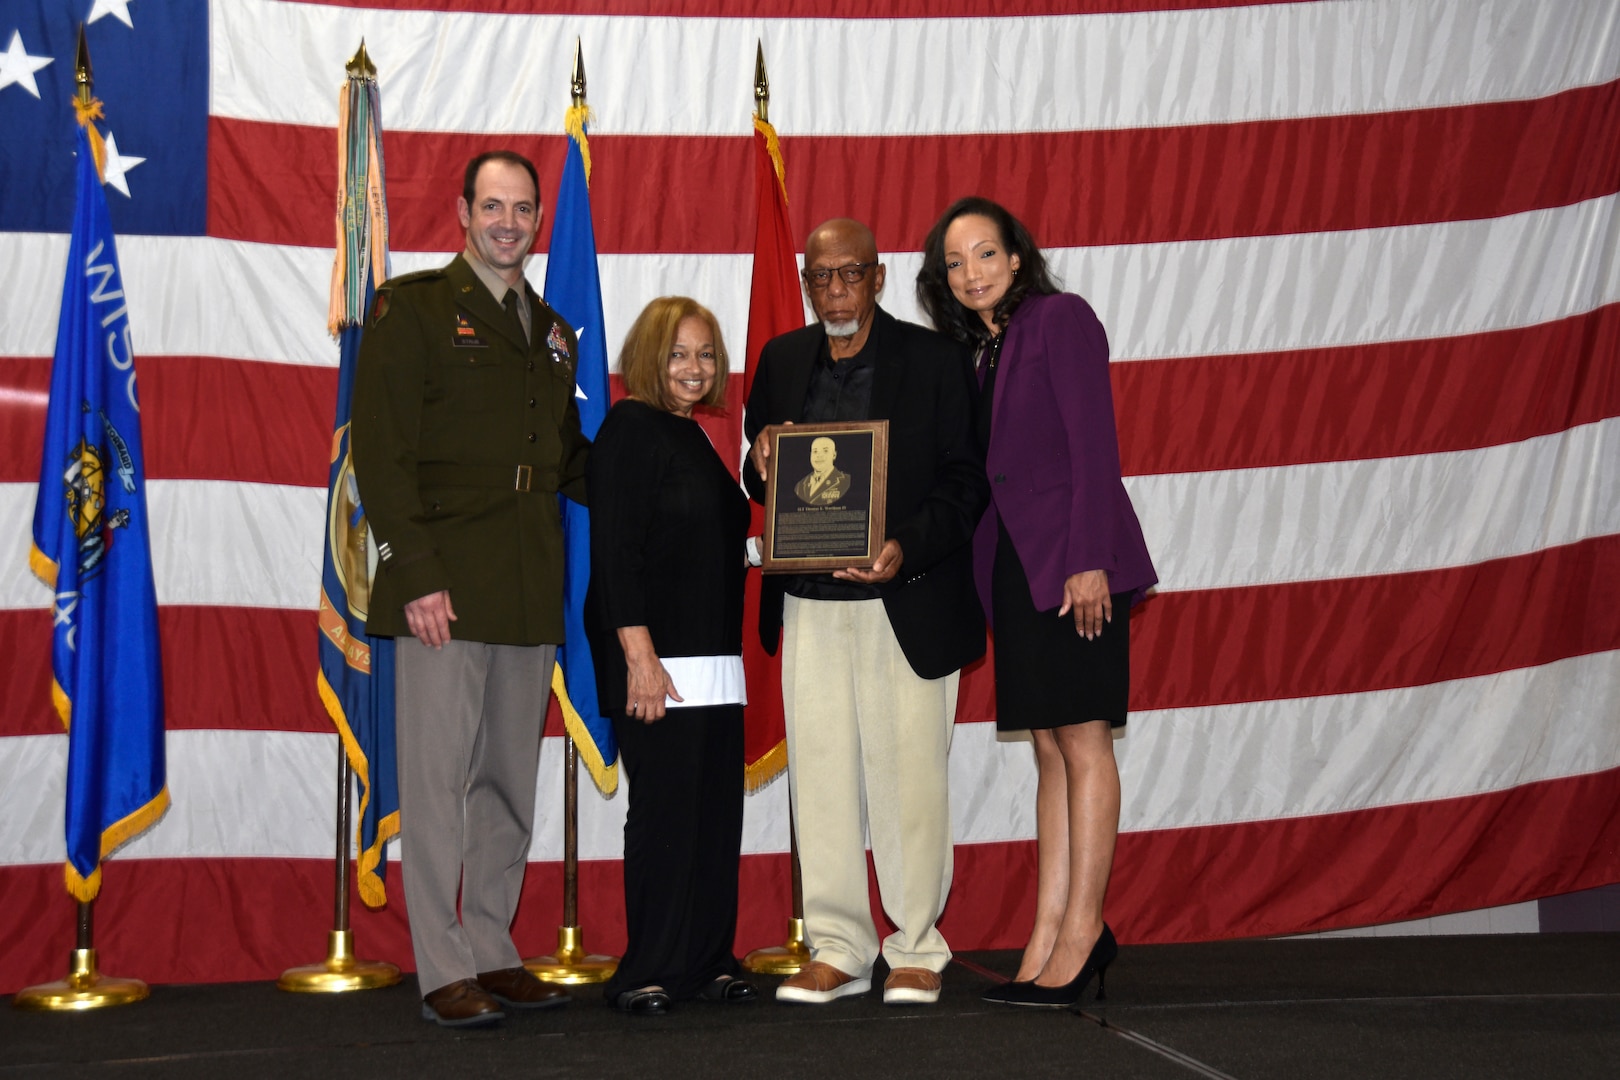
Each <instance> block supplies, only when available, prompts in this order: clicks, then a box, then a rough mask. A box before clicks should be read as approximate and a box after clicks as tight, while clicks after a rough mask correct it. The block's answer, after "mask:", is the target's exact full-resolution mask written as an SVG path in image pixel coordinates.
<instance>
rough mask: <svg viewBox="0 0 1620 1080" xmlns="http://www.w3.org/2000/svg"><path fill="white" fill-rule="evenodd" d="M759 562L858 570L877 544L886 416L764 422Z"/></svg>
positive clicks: (797, 569)
mask: <svg viewBox="0 0 1620 1080" xmlns="http://www.w3.org/2000/svg"><path fill="white" fill-rule="evenodd" d="M768 431H769V434H770V439H771V454H770V457H769V459H768V462H769V464H768V466H767V469H766V477H765V545H764V546H765V550H764V553H763V554H764V558H763V567H762V569H763V570H764V571H765V573H767V574H771V573H777V574H781V573H807V572H820V571H826V570H843V569H845V568H846V567H856V568H861V569H864V568H866V567H870V566H871V565H872V563H873V562H875V561H876V560H877V556H878V552H879V551H880V550H881V549H882V547H883V507H884V493H885V491H886V489H887V484H886V476H887V472H886V470H887V467H888V460H889V422H888V421H887V420H866V421H848V422H840V423H829V424H783V425H777V426H773V427H771V428H769V429H768Z"/></svg>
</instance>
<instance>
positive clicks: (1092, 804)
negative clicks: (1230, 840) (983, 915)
mask: <svg viewBox="0 0 1620 1080" xmlns="http://www.w3.org/2000/svg"><path fill="white" fill-rule="evenodd" d="M917 295H918V298H919V299H920V300H921V302H922V305H923V307H924V309H925V310H927V312H928V313H929V315H930V316H931V317H932V318H933V320H934V325H935V326H936V327H938V328H939V329H940V330H942V331H944V332H946V333H948V334H950V335H952V336H953V337H955V338H957V339H958V340H960V341H965V342H969V343H971V344H974V345H977V346H978V348H979V364H978V368H979V380H980V386H981V391H980V400H979V407H978V414H977V415H978V429H979V443H980V448H981V449H982V450H983V451H984V454H985V469H986V471H987V472H988V473H989V476H990V479H991V485H990V488H991V503H990V508H989V510H987V511H986V513H985V515H984V518H983V520H982V521H981V522H980V523H979V529H978V532H977V533H976V534H975V535H974V538H973V559H974V570H975V577H976V579H977V581H978V584H979V589H980V595H981V598H982V599H983V601H984V604H985V613H986V614H987V615H988V616H989V617H990V621H991V625H992V627H993V630H994V634H995V674H996V726H997V727H998V728H999V729H1001V730H1003V731H1007V730H1014V731H1023V730H1027V731H1029V732H1030V733H1031V736H1032V738H1033V740H1034V743H1035V760H1036V767H1037V770H1038V776H1039V781H1038V784H1037V787H1036V795H1035V821H1036V825H1035V828H1036V851H1037V859H1038V869H1037V872H1036V896H1035V925H1034V928H1033V930H1032V931H1031V933H1030V938H1029V944H1028V945H1027V946H1025V948H1024V956H1023V960H1022V962H1021V963H1020V964H1019V968H1018V974H1017V975H1016V976H1015V978H1014V980H1013V981H1012V982H1010V983H1008V984H1006V985H1004V986H999V987H996V988H995V989H993V990H991V991H990V992H989V993H987V994H986V995H985V997H986V999H987V1000H990V1001H1000V1002H1006V1003H1008V1004H1014V1005H1039V1006H1048V1007H1060V1006H1065V1005H1072V1004H1074V1003H1075V1002H1077V1001H1079V1000H1080V996H1081V995H1082V994H1083V993H1084V992H1085V989H1086V986H1087V985H1088V984H1089V983H1090V981H1091V979H1092V977H1093V976H1096V978H1097V994H1098V997H1101V996H1102V993H1103V985H1102V979H1103V973H1104V971H1106V969H1107V967H1108V965H1109V964H1110V963H1112V962H1113V959H1114V957H1115V955H1116V954H1117V952H1118V946H1117V945H1116V943H1115V941H1114V935H1113V932H1112V931H1111V930H1110V929H1109V928H1108V926H1107V924H1106V923H1104V922H1103V897H1104V895H1105V894H1106V893H1107V891H1108V877H1109V874H1110V872H1111V871H1112V869H1113V861H1114V842H1115V838H1116V836H1117V834H1118V831H1119V801H1120V795H1119V767H1118V765H1117V764H1116V763H1115V761H1114V743H1113V734H1112V730H1111V729H1112V728H1115V727H1122V726H1124V724H1125V707H1126V698H1127V696H1128V692H1129V687H1130V609H1131V605H1132V604H1133V603H1135V602H1136V601H1137V600H1139V599H1141V597H1142V596H1143V595H1144V594H1145V593H1146V591H1147V589H1148V587H1149V586H1151V585H1153V584H1154V583H1155V582H1156V581H1157V580H1158V578H1157V576H1156V575H1155V573H1154V570H1153V563H1152V560H1151V559H1150V558H1149V557H1148V551H1147V545H1146V544H1145V543H1144V542H1143V540H1142V529H1141V526H1140V525H1139V524H1138V523H1137V520H1136V512H1135V510H1134V509H1133V508H1132V507H1131V501H1130V496H1129V495H1128V494H1127V493H1126V491H1125V485H1124V482H1123V480H1122V479H1121V476H1120V463H1119V440H1118V438H1117V436H1116V434H1115V431H1114V404H1113V396H1112V392H1111V391H1110V389H1109V382H1108V338H1107V335H1106V334H1104V332H1103V328H1102V324H1101V323H1099V322H1098V321H1097V316H1096V315H1095V314H1094V313H1093V312H1092V310H1091V307H1090V305H1088V304H1087V303H1086V302H1085V301H1084V300H1082V299H1081V298H1080V297H1078V296H1075V295H1074V294H1072V293H1064V292H1061V291H1060V290H1059V289H1058V286H1057V284H1056V283H1055V282H1054V281H1053V280H1052V277H1051V275H1050V274H1049V273H1048V272H1047V269H1046V260H1045V258H1044V257H1043V256H1042V255H1041V252H1040V249H1039V248H1038V247H1036V245H1035V241H1034V239H1033V238H1031V236H1030V235H1029V231H1028V230H1027V229H1025V228H1024V226H1023V225H1022V224H1021V223H1020V222H1019V221H1018V220H1017V219H1016V218H1014V217H1013V216H1012V215H1011V214H1010V213H1008V212H1007V211H1006V209H1005V208H1003V207H1001V206H999V205H997V204H996V203H993V202H991V201H990V200H988V199H980V198H968V199H961V200H958V201H957V202H956V203H954V204H953V205H952V206H951V207H950V208H949V209H947V210H946V211H945V214H944V216H943V217H941V218H940V220H939V222H938V223H937V224H936V225H935V226H934V228H933V230H932V231H931V232H930V233H929V234H928V239H927V241H926V242H925V244H924V249H923V265H922V270H921V272H920V273H919V274H918V276H917Z"/></svg>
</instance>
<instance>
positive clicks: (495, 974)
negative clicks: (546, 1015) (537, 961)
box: [478, 967, 569, 1009]
mask: <svg viewBox="0 0 1620 1080" xmlns="http://www.w3.org/2000/svg"><path fill="white" fill-rule="evenodd" d="M478 985H479V986H482V987H483V988H484V989H485V990H487V991H489V992H490V993H491V994H493V995H495V998H496V1000H498V1001H499V1002H500V1003H501V1004H503V1005H510V1006H512V1007H513V1008H514V1009H554V1008H556V1007H557V1006H559V1005H566V1004H568V1000H569V999H568V991H566V990H564V989H562V988H560V987H556V986H549V985H547V984H546V983H543V982H541V981H540V980H539V979H537V978H535V977H534V975H533V974H531V973H530V972H529V969H528V968H522V967H515V968H502V969H501V970H500V971H480V972H479V973H478Z"/></svg>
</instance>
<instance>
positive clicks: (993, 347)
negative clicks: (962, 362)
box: [984, 330, 1007, 370]
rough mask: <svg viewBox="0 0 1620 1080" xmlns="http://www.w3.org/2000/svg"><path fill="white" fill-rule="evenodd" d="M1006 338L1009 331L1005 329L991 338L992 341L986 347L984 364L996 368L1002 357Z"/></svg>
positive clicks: (989, 367)
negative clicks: (1002, 348)
mask: <svg viewBox="0 0 1620 1080" xmlns="http://www.w3.org/2000/svg"><path fill="white" fill-rule="evenodd" d="M1006 340H1007V332H1006V331H1005V330H1003V331H1002V332H1001V333H999V334H997V335H996V336H995V337H993V338H991V339H990V343H989V344H988V345H986V346H985V347H984V366H985V367H986V368H988V369H991V370H993V369H994V368H995V366H996V362H997V361H999V360H1000V359H1001V343H1002V342H1003V341H1006Z"/></svg>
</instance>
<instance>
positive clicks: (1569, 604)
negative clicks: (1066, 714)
mask: <svg viewBox="0 0 1620 1080" xmlns="http://www.w3.org/2000/svg"><path fill="white" fill-rule="evenodd" d="M1233 628H1238V629H1239V630H1240V632H1239V633H1237V634H1234V633H1233ZM1611 649H1620V536H1604V537H1599V538H1596V539H1592V540H1585V541H1582V542H1580V543H1577V544H1568V545H1565V546H1562V547H1555V548H1548V549H1546V550H1544V551H1538V552H1534V553H1532V554H1529V555H1519V556H1515V557H1513V558H1509V559H1493V560H1491V561H1489V562H1483V563H1476V564H1473V565H1468V566H1458V567H1449V568H1446V569H1443V570H1426V571H1422V572H1418V573H1411V574H1392V575H1388V576H1383V577H1361V578H1339V579H1330V580H1322V581H1300V582H1291V583H1289V584H1286V585H1265V586H1255V587H1252V588H1244V589H1207V590H1200V591H1196V592H1180V593H1166V594H1164V595H1162V596H1158V597H1154V598H1152V599H1150V600H1148V601H1147V603H1145V604H1143V605H1141V606H1139V607H1137V608H1136V610H1135V611H1133V612H1132V615H1131V668H1132V679H1131V703H1130V707H1131V709H1132V710H1144V709H1175V708H1186V707H1193V706H1207V705H1220V704H1226V703H1229V702H1239V701H1272V700H1278V699H1283V698H1305V697H1315V696H1318V695H1323V694H1353V693H1364V692H1368V691H1373V690H1384V689H1390V688H1393V687H1401V686H1425V685H1429V684H1432V683H1438V682H1445V681H1448V680H1452V679H1466V678H1471V677H1473V676H1477V675H1489V674H1492V673H1494V672H1499V671H1508V670H1512V669H1516V668H1527V667H1535V666H1538V665H1541V664H1549V663H1552V662H1553V661H1555V660H1562V659H1565V658H1567V657H1572V656H1584V655H1587V654H1590V653H1597V652H1607V651H1609V650H1611Z"/></svg>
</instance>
